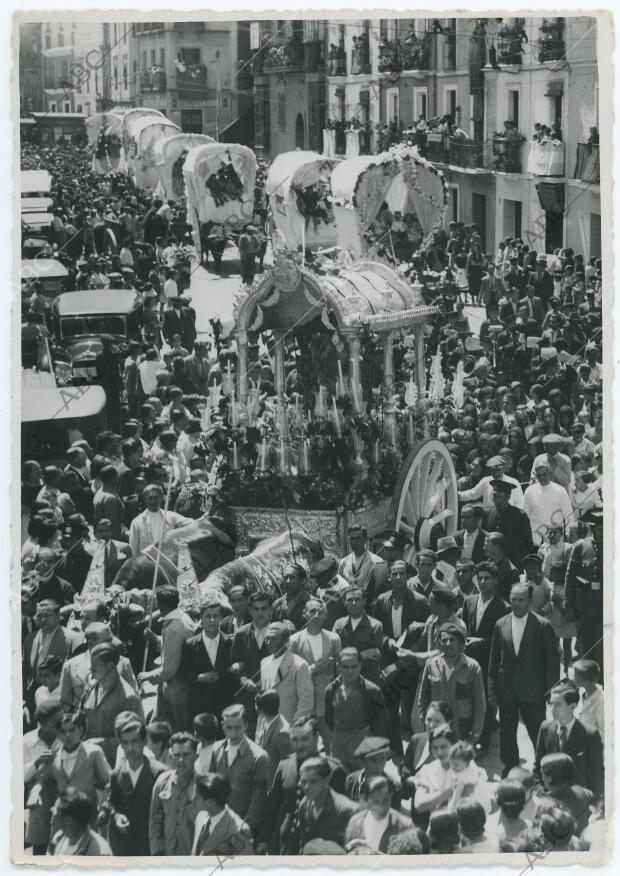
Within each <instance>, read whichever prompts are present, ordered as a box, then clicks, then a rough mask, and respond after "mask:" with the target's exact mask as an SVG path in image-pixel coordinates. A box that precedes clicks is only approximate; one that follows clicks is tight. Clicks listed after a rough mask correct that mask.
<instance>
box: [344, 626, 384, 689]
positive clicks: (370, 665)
mask: <svg viewBox="0 0 620 876" xmlns="http://www.w3.org/2000/svg"><path fill="white" fill-rule="evenodd" d="M334 632H335V633H336V634H337V635H338V636H340V641H341V642H342V647H343V648H357V650H358V651H366V650H367V649H368V648H378V649H379V651H381V650H382V648H383V626H382V625H381V623H380V622H379V621H378V620H375V619H374V617H369V616H368V615H367V614H366V613H364V616H363V617H362V619H361V621H360V622H359V624H358V625H357V627H356V628H355V629H353V625H352V624H351V618H350V617H348V616H347V617H341V618H340V619H339V620H337V621H336V623H335V624H334ZM362 675H363V676H364V677H365V678H368V679H370V680H371V681H374V682H375V683H376V682H378V681H379V660H374V659H370V660H368V659H367V660H364V659H362Z"/></svg>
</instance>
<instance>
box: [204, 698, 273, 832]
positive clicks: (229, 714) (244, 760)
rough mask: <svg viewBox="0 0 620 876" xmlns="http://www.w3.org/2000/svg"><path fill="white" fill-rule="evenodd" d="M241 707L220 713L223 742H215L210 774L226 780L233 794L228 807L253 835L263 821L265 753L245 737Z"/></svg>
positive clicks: (265, 787)
mask: <svg viewBox="0 0 620 876" xmlns="http://www.w3.org/2000/svg"><path fill="white" fill-rule="evenodd" d="M247 729H248V726H247V723H246V720H245V713H244V710H243V706H240V705H233V706H228V708H227V709H224V711H223V712H222V730H223V731H224V735H225V736H226V739H223V740H221V741H220V742H216V743H215V745H214V746H213V749H212V752H211V765H210V768H209V772H212V773H221V774H222V775H223V776H226V778H228V780H229V782H230V785H231V788H232V792H231V795H230V799H229V801H228V805H229V806H230V808H231V809H232V810H233V811H234V812H236V813H237V815H239V816H240V817H241V818H243V820H244V821H245V822H246V824H248V826H249V827H250V829H251V830H252V831H253V832H255V831H256V830H257V829H258V826H259V825H260V823H261V821H262V819H263V818H264V817H265V806H266V803H267V791H268V785H269V758H268V757H267V753H266V752H265V751H263V749H262V748H261V747H260V746H258V745H257V744H256V743H255V742H252V740H251V739H248V737H247V735H246V734H247Z"/></svg>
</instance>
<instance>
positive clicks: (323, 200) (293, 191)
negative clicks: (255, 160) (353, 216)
mask: <svg viewBox="0 0 620 876" xmlns="http://www.w3.org/2000/svg"><path fill="white" fill-rule="evenodd" d="M339 161H340V159H338V158H326V157H325V156H324V155H319V154H318V152H301V151H299V152H283V153H282V154H281V155H278V156H276V158H275V159H274V161H273V164H272V165H271V167H270V168H269V173H268V174H267V180H266V182H265V192H266V193H267V195H268V196H269V207H270V210H271V215H272V218H273V222H274V225H275V227H276V229H277V230H278V231H279V232H280V234H281V235H282V237H283V238H284V240H285V242H286V246H287V248H288V249H291V250H296V249H298V248H299V247H301V246H303V248H304V249H310V250H315V249H317V248H319V247H330V246H335V244H336V243H337V240H338V233H337V230H336V223H335V221H334V211H333V209H332V207H331V204H330V202H329V195H330V191H331V190H330V185H329V180H330V177H331V174H332V171H333V169H334V167H335V166H336V165H337V164H338V162H339Z"/></svg>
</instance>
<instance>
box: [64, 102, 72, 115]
mask: <svg viewBox="0 0 620 876" xmlns="http://www.w3.org/2000/svg"><path fill="white" fill-rule="evenodd" d="M65 112H66V113H70V112H71V104H70V103H66V104H65Z"/></svg>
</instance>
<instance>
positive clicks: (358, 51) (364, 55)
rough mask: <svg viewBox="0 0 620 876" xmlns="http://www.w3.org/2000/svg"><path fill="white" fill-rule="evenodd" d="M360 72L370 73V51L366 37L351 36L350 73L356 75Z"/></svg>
mask: <svg viewBox="0 0 620 876" xmlns="http://www.w3.org/2000/svg"><path fill="white" fill-rule="evenodd" d="M362 73H370V51H369V47H368V39H367V38H364V37H363V36H360V37H353V48H352V49H351V75H352V76H358V75H360V74H362Z"/></svg>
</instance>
